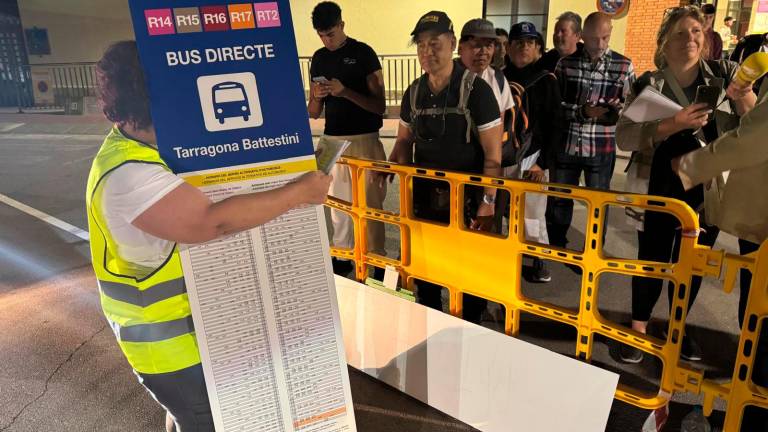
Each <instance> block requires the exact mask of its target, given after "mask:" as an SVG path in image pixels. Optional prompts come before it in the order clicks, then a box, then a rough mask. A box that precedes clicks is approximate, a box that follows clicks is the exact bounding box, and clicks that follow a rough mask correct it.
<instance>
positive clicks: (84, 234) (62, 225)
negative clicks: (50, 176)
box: [0, 194, 91, 241]
mask: <svg viewBox="0 0 768 432" xmlns="http://www.w3.org/2000/svg"><path fill="white" fill-rule="evenodd" d="M0 202H3V203H5V204H7V205H9V206H11V207H13V208H15V209H16V210H19V211H22V212H24V213H26V214H28V215H30V216H34V217H36V218H38V219H40V220H41V221H43V222H45V223H47V224H50V225H53V226H55V227H56V228H59V229H61V230H64V231H66V232H68V233H70V234H72V235H74V236H76V237H79V238H81V239H83V240H85V241H90V239H91V238H90V235H89V234H88V231H83V230H81V229H80V228H78V227H76V226H74V225H70V224H68V223H66V222H64V221H63V220H61V219H57V218H55V217H53V216H51V215H49V214H47V213H43V212H41V211H40V210H37V209H34V208H32V207H30V206H28V205H26V204H24V203H20V202H18V201H16V200H15V199H13V198H10V197H7V196H5V195H3V194H0Z"/></svg>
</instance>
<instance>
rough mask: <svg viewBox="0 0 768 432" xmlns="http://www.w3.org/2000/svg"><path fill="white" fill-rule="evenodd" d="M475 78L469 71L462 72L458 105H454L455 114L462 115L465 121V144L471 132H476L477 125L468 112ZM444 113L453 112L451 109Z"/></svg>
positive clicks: (470, 136)
mask: <svg viewBox="0 0 768 432" xmlns="http://www.w3.org/2000/svg"><path fill="white" fill-rule="evenodd" d="M475 77H477V74H476V73H474V72H472V71H470V70H469V69H465V70H464V74H463V75H462V76H461V86H460V87H459V103H458V105H456V109H455V110H456V111H455V113H456V114H464V118H465V119H466V121H467V142H469V141H470V139H471V138H472V131H475V132H477V125H476V124H475V123H474V122H473V121H472V115H471V113H470V112H469V111H470V110H469V107H468V105H469V95H470V93H472V88H473V87H474V84H475ZM446 112H448V113H451V112H453V110H452V109H448V110H446Z"/></svg>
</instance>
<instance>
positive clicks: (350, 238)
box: [307, 1, 387, 274]
mask: <svg viewBox="0 0 768 432" xmlns="http://www.w3.org/2000/svg"><path fill="white" fill-rule="evenodd" d="M312 25H313V27H314V28H315V30H316V31H317V34H318V35H319V36H320V40H321V41H322V42H323V45H324V47H323V48H320V49H319V50H317V51H316V52H315V54H314V55H313V56H312V64H311V66H310V75H311V76H312V85H311V92H310V97H309V104H308V107H307V109H308V110H309V115H310V117H312V118H318V117H320V115H321V114H322V112H323V108H325V131H324V133H323V136H322V137H321V138H320V142H319V144H318V150H321V151H322V149H323V148H324V147H325V145H326V143H327V140H331V139H332V140H347V141H351V143H352V144H351V145H350V146H349V148H347V150H346V151H345V152H344V155H345V156H351V157H359V158H366V159H378V160H384V159H385V158H386V155H385V153H384V146H383V145H382V143H381V141H380V140H379V129H381V126H382V115H383V114H384V110H385V109H386V103H385V100H384V78H383V76H382V74H381V63H380V62H379V57H378V56H377V55H376V53H375V52H374V51H373V49H372V48H371V47H369V46H368V45H366V44H364V43H362V42H359V41H356V40H355V39H352V38H351V37H348V36H347V35H346V34H345V33H344V21H342V19H341V8H339V6H338V5H337V4H336V3H333V2H329V1H325V2H321V3H318V4H317V6H315V8H314V10H313V11H312ZM331 175H333V183H331V188H330V191H329V195H332V196H334V197H337V198H340V199H343V200H345V201H349V202H351V201H352V180H351V175H350V171H349V168H348V167H346V166H340V165H336V166H334V168H333V169H332V170H331ZM374 179H376V180H377V177H376V176H374V175H373V173H372V172H368V173H367V175H366V185H365V191H366V205H367V206H368V207H371V208H382V203H383V202H384V198H385V196H386V194H387V189H386V184H385V183H384V182H379V181H378V180H377V181H374ZM331 221H332V224H333V244H334V246H337V247H343V248H351V247H352V246H353V244H354V230H353V227H352V220H351V219H350V218H349V217H348V216H346V215H345V214H344V213H342V212H338V211H335V210H332V211H331ZM368 250H370V251H372V252H374V253H376V254H379V255H385V251H384V225H383V224H382V223H380V222H370V223H368ZM333 264H334V271H336V273H341V274H344V273H347V272H348V271H350V270H351V269H352V266H351V263H350V262H349V261H342V260H337V259H335V258H334V261H333Z"/></svg>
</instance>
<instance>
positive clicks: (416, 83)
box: [410, 75, 424, 124]
mask: <svg viewBox="0 0 768 432" xmlns="http://www.w3.org/2000/svg"><path fill="white" fill-rule="evenodd" d="M423 79H424V75H422V76H421V77H419V78H416V79H415V80H413V82H412V83H411V87H410V89H411V92H410V96H411V97H410V100H411V124H413V122H414V120H415V119H416V117H418V116H419V115H421V112H420V110H419V109H418V108H417V107H416V101H417V100H419V87H421V80H423Z"/></svg>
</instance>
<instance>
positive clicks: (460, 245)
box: [326, 158, 768, 431]
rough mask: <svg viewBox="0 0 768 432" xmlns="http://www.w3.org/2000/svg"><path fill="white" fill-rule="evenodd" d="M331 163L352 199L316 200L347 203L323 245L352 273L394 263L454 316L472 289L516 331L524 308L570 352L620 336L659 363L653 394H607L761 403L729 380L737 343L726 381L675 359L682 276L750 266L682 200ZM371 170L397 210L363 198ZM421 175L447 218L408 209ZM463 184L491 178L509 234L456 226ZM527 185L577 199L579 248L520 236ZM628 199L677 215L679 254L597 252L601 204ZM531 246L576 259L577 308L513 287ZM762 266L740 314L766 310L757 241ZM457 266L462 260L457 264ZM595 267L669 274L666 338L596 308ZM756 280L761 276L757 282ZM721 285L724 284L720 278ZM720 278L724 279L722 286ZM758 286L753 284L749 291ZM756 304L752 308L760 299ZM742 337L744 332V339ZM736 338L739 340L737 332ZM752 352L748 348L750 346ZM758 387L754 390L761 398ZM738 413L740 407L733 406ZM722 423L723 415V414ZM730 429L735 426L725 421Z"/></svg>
mask: <svg viewBox="0 0 768 432" xmlns="http://www.w3.org/2000/svg"><path fill="white" fill-rule="evenodd" d="M340 163H342V164H346V165H348V166H349V168H350V170H351V172H352V179H353V183H352V197H353V202H352V203H346V202H343V201H339V200H336V199H333V198H330V199H329V200H328V201H327V203H326V205H327V206H329V207H332V208H335V209H337V210H340V211H343V212H345V213H347V214H348V215H349V216H350V217H351V219H352V221H353V224H354V231H355V248H354V249H339V248H332V249H331V253H332V255H334V256H338V257H342V258H348V259H353V260H355V263H356V277H357V279H358V280H361V281H362V280H364V278H365V276H366V274H367V266H369V265H374V266H378V267H384V266H386V265H392V266H394V267H395V268H397V270H398V272H399V273H400V275H401V278H402V280H404V281H405V282H406V285H405V286H406V287H407V288H409V289H411V290H413V289H414V280H415V279H418V280H424V281H428V282H432V283H435V284H437V285H441V286H443V287H445V288H447V289H448V291H449V293H450V312H451V314H453V315H457V316H461V312H462V294H464V293H467V294H471V295H473V296H477V297H482V298H485V299H488V300H490V301H493V302H496V303H499V304H502V305H503V306H504V307H505V310H506V317H505V331H506V333H507V334H509V335H512V336H516V335H517V334H518V332H519V327H520V315H521V313H529V314H534V315H537V316H540V317H543V318H546V319H550V320H553V321H558V322H561V323H565V324H568V325H570V326H573V327H574V328H575V329H576V331H577V333H578V335H577V342H576V352H575V356H576V357H577V358H579V359H581V360H583V361H587V362H589V361H591V358H592V349H593V342H594V337H595V336H596V335H602V336H604V337H607V338H610V339H613V340H615V341H618V342H621V343H623V344H627V345H631V346H634V347H636V348H639V349H641V350H643V351H645V352H647V353H649V354H652V355H654V356H656V357H657V358H659V359H660V360H661V362H662V364H663V370H662V374H661V379H660V390H659V392H658V394H648V393H647V392H643V391H640V390H637V389H634V388H631V387H628V386H625V385H622V384H620V385H619V388H618V389H617V391H616V398H617V399H619V400H622V401H625V402H628V403H630V404H632V405H635V406H638V407H641V408H645V409H655V408H659V407H661V406H663V405H664V404H666V403H667V402H668V400H669V397H670V396H671V394H672V393H673V392H675V391H687V392H692V393H696V394H700V393H703V394H704V396H705V405H704V409H705V412H706V413H707V414H709V413H710V412H711V410H712V404H713V402H714V399H715V398H721V399H724V400H726V401H728V403H729V407H734V406H742V405H743V404H753V405H757V406H760V407H765V408H768V403H766V400H765V395H766V394H768V393H766V391H765V389H756V388H755V387H754V385H752V386H750V385H749V384H748V383H742V382H736V381H735V380H736V378H737V377H738V376H740V375H739V373H738V372H739V371H738V369H739V368H740V367H742V366H740V365H746V366H743V367H747V368H751V363H750V362H754V359H753V358H752V357H749V356H747V355H745V351H744V349H743V346H740V349H739V357H738V359H737V371H736V372H734V382H735V384H733V385H728V384H717V383H714V382H710V381H706V380H704V377H703V374H702V372H700V371H698V370H696V369H693V368H691V367H690V366H688V365H687V364H685V363H682V364H681V363H679V357H680V344H681V342H682V337H681V336H682V334H683V327H684V324H685V319H686V316H687V313H688V310H687V309H688V307H687V305H688V296H689V294H690V293H689V290H688V289H687V287H689V286H690V281H691V277H692V276H693V275H699V276H713V277H720V275H721V270H722V268H723V266H724V263H725V262H726V261H727V262H728V263H730V266H729V273H728V275H727V277H726V282H729V281H730V283H731V285H732V283H733V279H734V278H735V276H733V272H734V271H736V270H738V268H742V267H743V268H750V269H755V268H759V267H760V266H759V265H757V264H755V261H754V259H753V258H750V257H741V256H730V255H729V256H728V257H727V258H726V255H725V254H724V253H723V252H722V251H715V250H711V249H710V248H708V247H705V246H700V245H698V244H697V243H696V233H698V230H699V225H698V218H697V216H696V214H695V213H694V212H693V210H692V209H691V208H690V207H688V206H687V205H686V204H685V203H683V202H682V201H678V200H675V199H671V198H663V197H654V196H647V195H635V194H622V193H615V192H606V191H597V190H590V189H584V188H577V187H572V186H565V185H552V184H549V185H542V184H538V183H530V182H522V181H515V180H508V179H497V178H491V177H484V176H479V175H470V174H461V173H451V172H445V171H436V170H429V169H421V168H415V167H409V166H402V165H396V164H389V163H383V162H374V161H368V160H360V159H352V158H343V159H342V160H341V161H340ZM368 170H372V171H377V172H381V173H386V174H393V175H396V176H398V177H399V180H400V182H399V187H400V190H399V192H400V194H399V196H400V202H399V208H400V212H399V214H394V213H391V212H387V211H384V210H380V209H371V208H367V207H366V204H365V203H366V200H365V190H364V186H363V185H365V181H364V179H365V174H366V171H368ZM415 177H425V178H430V179H434V180H440V181H445V182H448V183H449V184H450V188H451V216H450V223H449V224H448V225H444V224H439V223H435V222H430V221H423V220H419V219H416V218H415V217H414V215H413V208H412V204H411V202H410V197H411V195H412V193H411V190H412V186H411V185H412V179H413V178H415ZM467 185H475V186H492V187H495V188H498V189H499V190H506V191H507V192H508V193H509V194H510V203H511V204H510V209H511V214H509V215H507V216H508V217H509V236H508V237H504V236H502V235H497V234H490V233H480V232H477V231H471V230H469V229H467V228H466V226H468V225H469V223H468V221H464V220H463V218H464V216H463V211H462V206H461V205H460V203H463V202H464V200H463V196H464V187H465V186H467ZM527 193H537V194H545V195H549V196H555V197H561V198H568V199H573V200H579V201H582V202H584V203H585V204H586V206H587V226H586V228H587V229H586V231H585V234H586V240H585V250H584V251H583V252H578V251H573V250H568V249H558V248H554V247H551V246H547V245H540V244H536V243H531V242H528V241H526V240H525V236H524V229H523V228H524V227H523V220H524V212H525V194H527ZM609 206H611V207H632V208H635V209H637V208H642V209H648V210H653V211H657V212H665V213H669V214H671V215H674V216H675V217H676V218H677V219H678V220H679V221H680V223H681V229H682V230H683V233H685V234H684V235H683V236H682V239H681V241H680V243H681V244H680V254H679V259H678V261H677V262H676V263H658V262H650V261H641V260H631V259H620V258H612V257H607V256H605V255H604V254H603V244H602V242H603V235H602V233H603V231H604V229H605V228H606V226H605V225H606V221H605V219H604V215H605V214H606V210H607V209H608V207H609ZM372 221H378V222H383V223H389V224H393V225H396V226H397V227H398V228H399V229H400V234H401V236H400V237H401V250H400V258H399V259H393V258H391V257H382V256H378V255H374V254H371V253H367V252H366V251H367V247H366V245H367V240H366V231H367V230H366V226H367V224H368V223H371V222H372ZM524 254H525V255H528V256H537V257H540V258H545V259H549V260H554V261H560V262H563V263H569V264H573V265H576V266H579V267H581V269H582V274H583V277H582V286H581V294H580V302H579V308H578V310H571V309H567V308H563V307H560V306H556V305H552V304H549V303H546V302H541V301H537V300H534V299H531V298H527V297H525V296H524V295H523V292H522V287H521V284H520V281H521V276H520V275H521V269H522V259H523V255H524ZM759 257H760V258H759V259H758V260H759V261H760V262H762V263H763V265H762V269H761V270H760V272H758V274H756V275H755V278H754V279H753V287H762V288H761V290H756V289H753V290H752V293H753V294H752V296H751V297H750V303H749V307H748V309H747V316H752V315H756V316H765V315H766V314H768V306H766V305H768V301H766V296H768V293H766V284H767V283H768V247H767V246H766V245H763V248H762V249H761V251H760V254H759ZM467 269H472V270H471V271H467ZM604 273H612V274H623V275H628V276H644V277H653V278H658V279H664V280H669V281H672V282H673V283H674V284H675V296H674V299H673V302H672V308H671V310H672V313H671V314H670V325H669V330H670V331H669V332H668V336H667V339H666V340H661V339H658V338H655V337H653V336H649V335H644V334H640V333H637V332H634V331H632V330H631V329H629V328H627V327H626V326H623V325H620V324H617V323H615V322H611V321H610V320H608V319H606V318H605V317H604V316H602V315H601V314H600V312H599V311H598V308H597V304H598V298H599V294H600V289H601V287H600V284H599V278H600V276H601V275H602V274H604ZM760 284H762V285H760ZM726 285H727V284H726ZM727 288H730V286H727ZM757 291H760V292H759V293H757V294H755V292H757ZM761 308H762V309H761ZM755 334H756V333H755V332H754V329H753V331H752V333H750V332H749V331H748V329H747V326H745V330H744V332H743V333H742V341H741V345H744V344H748V343H749V342H748V341H752V342H751V343H752V344H753V345H752V346H754V340H755V339H756V336H755ZM750 337H751V339H750ZM745 338H746V340H745ZM752 351H753V352H754V349H752ZM761 397H762V398H763V399H761ZM733 411H734V410H733V409H729V410H728V415H729V416H728V417H727V419H728V421H730V422H733V421H734V420H733V419H732V418H733V416H734V415H735V414H733ZM737 414H738V417H737V420H736V421H738V418H740V417H741V416H740V412H739V413H737ZM729 424H731V423H729ZM726 430H729V431H730V430H731V429H728V428H726ZM734 430H735V429H734Z"/></svg>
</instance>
